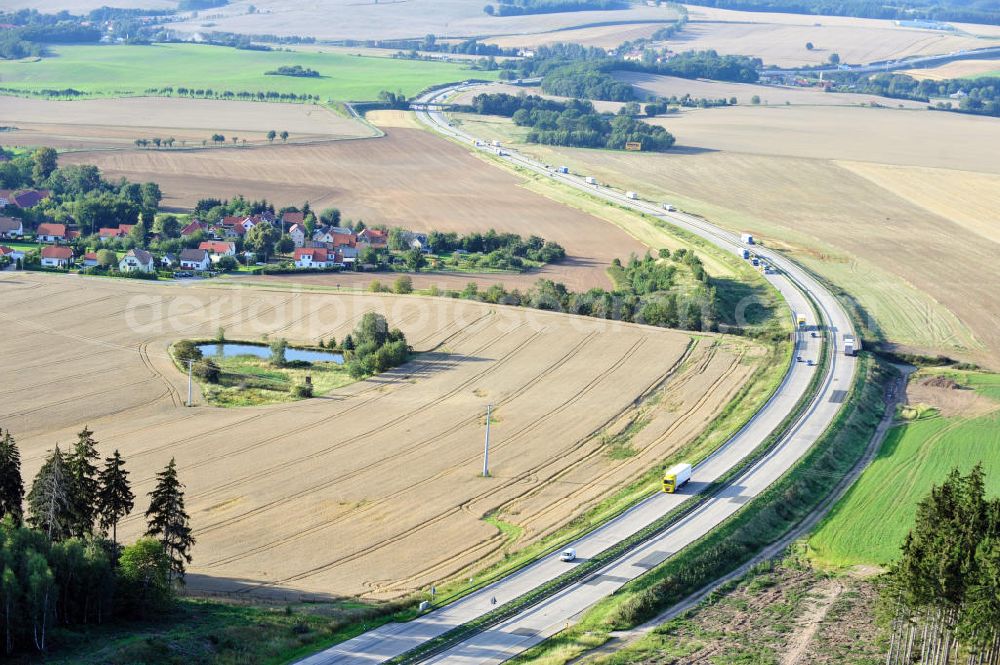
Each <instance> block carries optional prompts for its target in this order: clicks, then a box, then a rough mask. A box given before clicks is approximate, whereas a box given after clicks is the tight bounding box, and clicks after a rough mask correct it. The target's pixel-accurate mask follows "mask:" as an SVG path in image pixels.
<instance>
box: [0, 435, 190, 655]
mask: <svg viewBox="0 0 1000 665" xmlns="http://www.w3.org/2000/svg"><path fill="white" fill-rule="evenodd" d="M93 435H94V433H93V432H92V431H91V430H89V429H88V428H87V427H84V428H83V430H81V431H80V433H79V434H78V435H77V441H76V443H75V444H74V445H73V446H72V448H71V449H70V450H69V451H68V452H65V453H64V452H63V451H62V450H61V449H60V447H59V446H58V445H56V446H55V448H54V449H53V450H51V451H50V452H49V454H48V455H47V456H46V458H45V461H44V463H43V464H42V467H41V469H39V471H38V474H37V475H36V476H35V478H34V481H33V482H32V485H31V490H30V491H29V492H28V493H27V497H25V488H24V482H23V480H22V476H21V456H20V451H19V450H18V446H17V443H16V441H15V440H14V437H13V436H12V435H11V432H10V431H9V430H7V431H3V432H2V433H0V616H2V626H0V632H2V634H3V640H4V652H5V653H6V654H7V655H10V654H12V653H15V652H17V651H25V650H32V649H34V650H37V651H41V652H45V651H47V650H48V648H49V645H50V640H49V638H50V635H51V632H52V630H53V628H54V627H55V626H69V627H74V626H83V625H88V624H102V623H107V622H110V621H113V620H115V619H124V618H145V617H148V616H151V615H153V614H155V613H159V612H162V611H165V610H167V609H169V607H170V605H171V603H172V601H173V598H174V592H175V588H176V586H177V585H179V584H183V582H184V575H185V567H186V565H187V564H189V563H190V562H191V548H192V546H193V545H194V544H195V539H194V537H193V535H192V533H191V527H190V525H189V518H188V515H187V512H186V511H185V507H184V486H183V484H181V482H180V480H179V478H178V475H177V465H176V463H175V461H174V460H173V459H171V460H170V463H169V464H167V466H166V467H165V468H164V469H163V470H162V471H161V472H159V473H157V474H156V486H155V487H154V489H153V490H152V491H151V492H149V494H148V495H147V496H148V497H149V507H148V508H147V509H146V512H145V519H146V530H145V534H144V536H143V537H142V538H140V539H139V540H137V541H136V542H135V543H132V544H130V545H127V546H124V547H122V546H121V545H120V543H119V542H118V524H119V523H120V522H121V521H122V520H123V519H125V518H126V517H128V515H129V514H130V513H131V512H132V510H133V508H134V503H135V495H134V493H133V492H132V488H131V483H130V481H129V479H128V476H129V472H128V471H127V470H126V469H125V460H124V459H123V458H122V456H121V454H120V453H119V451H118V450H115V451H114V452H113V453H112V454H111V455H110V456H108V457H106V458H105V459H104V464H103V466H99V462H100V459H101V457H100V455H99V454H98V451H97V444H98V442H97V441H96V440H95V439H94V436H93ZM25 499H26V500H27V511H26V512H25V510H24V506H25Z"/></svg>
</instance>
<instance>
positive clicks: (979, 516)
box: [881, 465, 1000, 665]
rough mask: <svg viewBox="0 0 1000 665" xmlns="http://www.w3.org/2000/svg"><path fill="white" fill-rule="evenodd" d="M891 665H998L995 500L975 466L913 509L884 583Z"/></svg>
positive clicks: (999, 558) (999, 536) (999, 538)
mask: <svg viewBox="0 0 1000 665" xmlns="http://www.w3.org/2000/svg"><path fill="white" fill-rule="evenodd" d="M881 603H882V608H883V610H884V611H886V612H887V613H888V615H889V618H890V642H889V651H888V654H887V655H886V663H887V664H888V665H897V664H899V665H901V664H903V663H914V662H919V663H934V664H935V665H937V664H942V665H944V664H947V663H952V662H965V663H975V664H981V665H996V664H997V663H1000V498H993V499H987V498H986V490H985V474H984V472H983V468H982V465H977V466H976V467H975V468H973V469H972V471H970V472H969V474H967V475H964V476H963V475H962V474H961V473H959V471H958V470H957V469H953V470H952V471H951V473H949V474H948V476H947V478H945V480H944V482H943V483H942V484H941V485H940V486H935V487H933V488H932V489H931V492H930V494H928V495H927V496H926V497H924V499H923V500H922V501H921V502H920V503H919V504H918V505H917V515H916V519H915V521H914V525H913V528H912V529H911V530H910V532H909V533H908V534H907V536H906V539H905V541H904V542H903V546H902V552H901V557H900V559H899V561H897V562H895V563H894V564H893V565H892V566H891V567H890V569H889V572H888V573H887V574H886V575H885V577H884V579H883V588H882V594H881Z"/></svg>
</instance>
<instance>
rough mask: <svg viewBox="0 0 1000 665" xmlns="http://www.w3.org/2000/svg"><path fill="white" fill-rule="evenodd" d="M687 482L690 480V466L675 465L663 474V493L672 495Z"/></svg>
mask: <svg viewBox="0 0 1000 665" xmlns="http://www.w3.org/2000/svg"><path fill="white" fill-rule="evenodd" d="M689 480H691V465H690V464H675V465H673V466H672V467H670V468H669V469H667V470H666V471H664V472H663V491H664V492H667V493H668V494H673V493H674V492H676V491H677V490H678V488H680V487H681V485H683V484H684V483H686V482H687V481H689Z"/></svg>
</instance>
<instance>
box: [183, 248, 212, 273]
mask: <svg viewBox="0 0 1000 665" xmlns="http://www.w3.org/2000/svg"><path fill="white" fill-rule="evenodd" d="M179 260H180V263H181V268H183V269H184V270H198V271H205V270H208V269H209V268H210V267H211V266H212V260H211V259H210V258H209V256H208V252H207V251H205V250H204V249H185V250H183V251H182V252H181V255H180V259H179Z"/></svg>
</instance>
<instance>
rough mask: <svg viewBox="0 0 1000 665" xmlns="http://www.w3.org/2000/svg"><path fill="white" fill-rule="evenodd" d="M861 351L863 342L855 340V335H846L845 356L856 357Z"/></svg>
mask: <svg viewBox="0 0 1000 665" xmlns="http://www.w3.org/2000/svg"><path fill="white" fill-rule="evenodd" d="M860 350H861V342H859V341H858V340H857V339H855V337H854V335H844V355H845V356H856V355H858V351H860Z"/></svg>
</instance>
